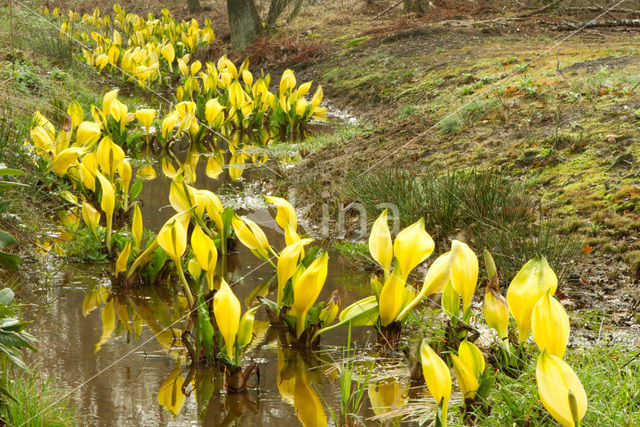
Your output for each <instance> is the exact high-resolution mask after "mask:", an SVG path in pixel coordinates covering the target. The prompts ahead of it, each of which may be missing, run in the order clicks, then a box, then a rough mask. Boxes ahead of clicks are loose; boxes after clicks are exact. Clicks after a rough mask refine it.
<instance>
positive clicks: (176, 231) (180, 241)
mask: <svg viewBox="0 0 640 427" xmlns="http://www.w3.org/2000/svg"><path fill="white" fill-rule="evenodd" d="M156 241H157V243H158V245H159V246H160V247H161V248H162V250H163V251H165V252H166V253H167V255H168V256H170V257H171V259H172V260H173V262H174V264H175V265H176V270H178V275H179V276H180V281H181V282H182V287H183V289H184V293H185V295H186V296H187V301H189V307H190V308H193V306H194V303H195V301H194V298H193V294H192V293H191V288H189V283H187V279H186V278H185V277H184V271H183V269H182V262H181V261H180V258H182V255H183V254H184V252H185V250H186V249H187V230H186V228H185V226H184V225H183V224H182V222H181V221H180V220H178V219H175V217H174V218H171V219H169V221H167V222H166V223H165V224H164V225H163V226H162V228H161V229H160V231H159V232H158V237H157V238H156ZM134 265H135V263H134ZM131 268H132V269H133V266H131Z"/></svg>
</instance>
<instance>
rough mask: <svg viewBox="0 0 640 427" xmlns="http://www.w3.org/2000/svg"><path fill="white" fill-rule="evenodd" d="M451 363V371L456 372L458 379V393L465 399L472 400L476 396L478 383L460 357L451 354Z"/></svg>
mask: <svg viewBox="0 0 640 427" xmlns="http://www.w3.org/2000/svg"><path fill="white" fill-rule="evenodd" d="M451 362H452V363H453V369H454V370H455V371H456V377H457V378H458V385H459V386H460V391H461V392H462V396H463V397H464V398H465V399H473V398H474V397H475V396H476V392H477V391H478V388H480V383H479V382H478V379H477V378H476V376H475V375H473V372H471V369H470V367H469V366H467V365H466V364H465V363H464V361H462V359H460V357H458V356H456V355H455V354H451Z"/></svg>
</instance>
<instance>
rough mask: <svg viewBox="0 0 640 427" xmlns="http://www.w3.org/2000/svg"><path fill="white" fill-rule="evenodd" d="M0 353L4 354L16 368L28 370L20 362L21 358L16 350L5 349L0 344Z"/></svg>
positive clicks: (22, 362)
mask: <svg viewBox="0 0 640 427" xmlns="http://www.w3.org/2000/svg"><path fill="white" fill-rule="evenodd" d="M0 352H2V353H4V354H5V355H6V356H7V357H8V358H9V360H11V362H13V364H14V365H16V366H17V367H18V368H20V369H22V370H24V371H28V370H29V368H27V365H26V364H25V363H24V361H23V360H22V357H20V353H19V352H18V350H17V349H15V348H11V347H6V346H5V345H3V344H1V343H0Z"/></svg>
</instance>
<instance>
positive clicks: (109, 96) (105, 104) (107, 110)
mask: <svg viewBox="0 0 640 427" xmlns="http://www.w3.org/2000/svg"><path fill="white" fill-rule="evenodd" d="M117 97H118V89H113V90H112V91H109V92H107V93H105V94H104V96H103V97H102V114H104V116H105V117H107V116H108V115H109V114H111V103H112V102H113V101H114V99H116V98H117Z"/></svg>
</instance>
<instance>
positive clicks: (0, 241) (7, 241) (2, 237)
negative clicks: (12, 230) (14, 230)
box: [0, 230, 17, 249]
mask: <svg viewBox="0 0 640 427" xmlns="http://www.w3.org/2000/svg"><path fill="white" fill-rule="evenodd" d="M16 243H17V241H16V238H15V237H13V235H11V234H9V233H7V232H6V231H4V230H0V249H6V248H8V247H9V246H13V245H15V244H16Z"/></svg>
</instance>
